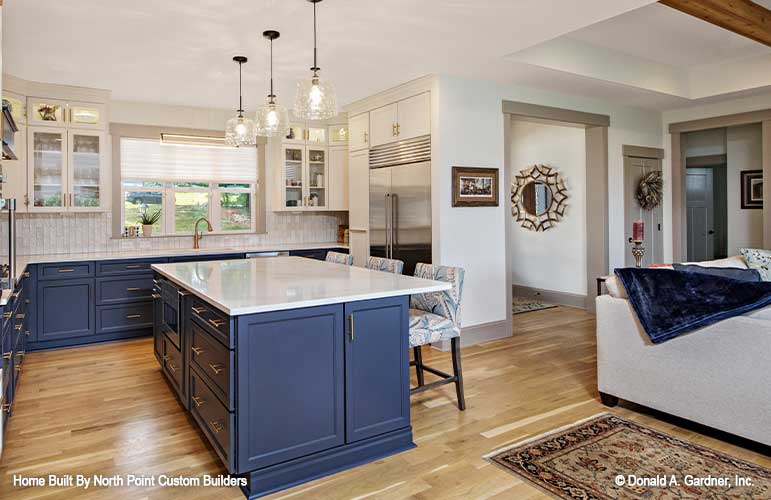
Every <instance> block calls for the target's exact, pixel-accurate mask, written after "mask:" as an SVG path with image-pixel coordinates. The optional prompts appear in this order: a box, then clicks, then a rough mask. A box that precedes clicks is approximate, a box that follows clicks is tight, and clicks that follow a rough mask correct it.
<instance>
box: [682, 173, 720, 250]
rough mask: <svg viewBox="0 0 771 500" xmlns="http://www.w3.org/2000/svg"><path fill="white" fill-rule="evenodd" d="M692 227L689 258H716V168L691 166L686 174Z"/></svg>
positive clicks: (689, 230)
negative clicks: (713, 169) (714, 188)
mask: <svg viewBox="0 0 771 500" xmlns="http://www.w3.org/2000/svg"><path fill="white" fill-rule="evenodd" d="M685 201H686V210H687V227H688V235H687V236H688V239H687V242H688V260H689V261H691V262H699V261H703V260H712V259H714V257H715V245H714V240H715V238H714V235H715V231H714V228H713V223H714V222H713V220H714V210H715V206H714V205H715V200H714V194H713V178H712V169H709V168H689V169H687V171H686V175H685Z"/></svg>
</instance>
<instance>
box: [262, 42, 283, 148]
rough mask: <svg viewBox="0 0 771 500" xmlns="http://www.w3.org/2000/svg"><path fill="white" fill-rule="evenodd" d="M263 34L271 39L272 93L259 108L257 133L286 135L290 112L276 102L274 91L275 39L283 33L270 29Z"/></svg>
mask: <svg viewBox="0 0 771 500" xmlns="http://www.w3.org/2000/svg"><path fill="white" fill-rule="evenodd" d="M262 36H263V37H265V38H267V39H268V40H270V94H268V101H267V102H266V103H265V104H264V105H263V106H262V107H261V108H259V109H258V110H257V115H256V117H255V120H254V126H255V130H256V132H257V135H260V136H263V137H275V136H282V135H286V133H287V130H288V129H289V113H288V112H287V110H286V108H285V107H284V106H282V105H280V104H278V103H277V102H276V95H275V94H274V93H273V40H275V39H277V38H278V37H279V36H281V34H280V33H279V32H278V31H273V30H268V31H264V32H263V33H262Z"/></svg>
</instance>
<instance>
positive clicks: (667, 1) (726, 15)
mask: <svg viewBox="0 0 771 500" xmlns="http://www.w3.org/2000/svg"><path fill="white" fill-rule="evenodd" d="M659 3H661V4H664V5H666V6H667V7H672V8H673V9H676V10H679V11H680V12H684V13H686V14H689V15H691V16H694V17H697V18H699V19H701V20H703V21H707V22H708V23H711V24H714V25H715V26H720V27H721V28H724V29H727V30H728V31H732V32H734V33H736V34H737V35H742V36H744V37H747V38H750V39H752V40H755V41H756V42H760V43H762V44H764V45H768V46H769V47H771V10H768V9H766V8H765V7H763V6H762V5H758V4H756V3H755V2H751V1H750V0H659Z"/></svg>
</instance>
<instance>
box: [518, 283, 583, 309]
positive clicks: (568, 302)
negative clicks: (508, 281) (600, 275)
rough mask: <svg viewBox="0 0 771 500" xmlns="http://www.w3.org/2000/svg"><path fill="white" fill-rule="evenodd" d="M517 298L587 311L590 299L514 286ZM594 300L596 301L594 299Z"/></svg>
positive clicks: (578, 295)
mask: <svg viewBox="0 0 771 500" xmlns="http://www.w3.org/2000/svg"><path fill="white" fill-rule="evenodd" d="M512 289H513V290H514V296H515V297H525V298H532V299H536V300H542V301H544V302H548V303H550V304H558V305H561V306H568V307H578V308H579V309H587V307H588V302H587V300H588V299H589V298H588V297H587V296H586V295H580V294H577V293H568V292H558V291H556V290H546V289H543V288H534V287H530V286H523V285H512ZM592 300H594V299H593V298H592Z"/></svg>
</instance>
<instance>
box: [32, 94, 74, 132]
mask: <svg viewBox="0 0 771 500" xmlns="http://www.w3.org/2000/svg"><path fill="white" fill-rule="evenodd" d="M27 120H28V123H29V124H30V125H44V126H46V127H66V126H67V101H62V100H59V99H45V98H38V97H30V98H29V99H28V100H27Z"/></svg>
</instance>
